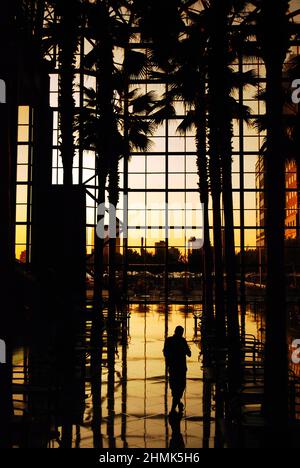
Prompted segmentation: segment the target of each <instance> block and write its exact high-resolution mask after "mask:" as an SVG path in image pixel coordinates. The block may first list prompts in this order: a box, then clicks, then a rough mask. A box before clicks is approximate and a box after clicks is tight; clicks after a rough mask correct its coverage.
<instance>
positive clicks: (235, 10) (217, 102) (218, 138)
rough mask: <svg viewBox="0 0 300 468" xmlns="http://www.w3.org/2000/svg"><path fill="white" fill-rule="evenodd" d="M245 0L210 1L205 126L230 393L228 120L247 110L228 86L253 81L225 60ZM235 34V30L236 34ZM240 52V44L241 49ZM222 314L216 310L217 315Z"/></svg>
mask: <svg viewBox="0 0 300 468" xmlns="http://www.w3.org/2000/svg"><path fill="white" fill-rule="evenodd" d="M247 3H248V2H246V1H243V0H229V1H225V2H222V3H221V4H220V2H217V1H216V0H211V1H210V7H209V14H210V44H209V67H208V68H209V72H208V86H209V105H210V111H209V115H210V118H209V129H210V163H211V183H212V184H213V187H212V194H213V195H212V196H213V204H214V224H215V223H216V226H217V228H216V234H217V236H216V238H215V242H216V246H215V248H216V263H217V269H218V270H219V271H220V276H219V275H218V277H219V279H218V280H217V281H219V282H220V284H219V288H218V289H219V290H220V297H217V299H216V307H217V305H218V306H219V307H220V309H221V311H222V313H223V306H222V303H223V298H222V284H221V272H222V260H221V259H222V256H221V252H222V240H221V238H220V229H221V222H220V221H221V219H220V195H221V193H222V199H223V208H224V220H225V230H224V233H225V239H224V265H225V272H226V312H227V313H226V315H227V333H228V344H229V382H230V383H231V387H232V390H233V392H234V391H235V390H236V389H237V388H238V386H239V384H240V379H241V368H240V359H241V356H240V327H239V314H238V296H237V283H236V265H235V236H234V218H233V196H232V138H233V119H234V118H238V119H246V120H247V119H248V118H249V112H248V110H247V109H246V108H240V106H239V105H238V104H236V102H235V100H234V99H233V98H232V91H233V90H234V89H240V88H241V87H242V88H243V87H245V86H246V85H248V84H255V78H254V76H253V74H252V72H249V73H245V74H242V73H235V74H233V73H232V70H231V68H230V65H231V64H232V63H233V62H234V60H235V59H236V58H237V50H236V48H235V47H234V46H235V45H236V33H235V32H234V29H232V24H233V23H234V21H235V20H236V19H237V18H238V17H239V16H240V15H241V14H242V13H244V12H245V6H246V5H247ZM238 34H239V33H238ZM241 50H242V51H243V45H242V49H241ZM217 296H218V295H217ZM222 313H221V314H220V315H221V316H222Z"/></svg>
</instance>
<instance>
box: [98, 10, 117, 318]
mask: <svg viewBox="0 0 300 468" xmlns="http://www.w3.org/2000/svg"><path fill="white" fill-rule="evenodd" d="M99 7H100V11H101V15H102V21H103V30H101V31H100V33H99V47H98V59H97V69H98V79H99V81H98V92H97V94H98V111H99V115H100V118H101V134H102V138H101V140H100V146H101V150H100V154H101V157H102V158H103V160H104V162H105V165H106V166H107V167H108V173H109V198H110V199H109V203H110V204H112V205H113V202H114V200H113V198H114V197H113V196H112V197H111V194H112V193H113V191H114V190H116V191H117V193H118V187H113V183H114V182H113V177H111V174H113V172H114V167H112V166H114V164H115V159H116V158H115V151H114V148H115V141H114V135H115V116H114V85H113V75H114V52H113V51H114V43H113V37H112V35H111V31H110V26H109V25H110V14H109V9H108V7H107V6H106V5H102V4H101V2H99ZM101 184H102V182H101ZM99 190H101V187H99ZM116 205H117V204H116ZM116 205H114V206H116ZM111 214H112V210H111V209H110V218H111ZM109 222H110V224H111V226H113V222H115V220H113V219H110V220H109ZM115 250H116V240H115V239H112V238H111V236H110V239H109V311H108V321H109V324H112V323H114V320H115V310H114V309H115V308H114V307H113V306H112V305H111V304H113V303H114V301H115V297H114V292H115V271H116V266H115Z"/></svg>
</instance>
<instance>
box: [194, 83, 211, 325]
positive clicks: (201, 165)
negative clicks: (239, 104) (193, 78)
mask: <svg viewBox="0 0 300 468" xmlns="http://www.w3.org/2000/svg"><path fill="white" fill-rule="evenodd" d="M200 86H201V89H200V93H199V94H200V96H199V106H198V108H197V109H196V114H197V122H198V123H199V124H198V126H197V135H196V147H197V167H198V177H199V190H200V200H201V203H202V209H203V236H204V239H203V241H204V244H203V251H204V275H203V277H204V281H203V297H204V301H203V302H204V318H205V324H206V325H207V330H210V331H211V330H212V327H213V322H214V310H213V280H212V250H211V243H210V230H209V186H208V158H207V154H206V107H205V104H204V103H205V78H204V77H203V81H202V83H201V85H200Z"/></svg>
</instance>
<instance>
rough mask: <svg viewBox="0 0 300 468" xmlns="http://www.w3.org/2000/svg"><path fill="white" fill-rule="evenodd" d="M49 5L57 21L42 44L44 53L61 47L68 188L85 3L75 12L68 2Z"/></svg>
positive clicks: (55, 0) (79, 0)
mask: <svg viewBox="0 0 300 468" xmlns="http://www.w3.org/2000/svg"><path fill="white" fill-rule="evenodd" d="M50 4H51V5H52V7H53V8H54V11H55V21H54V22H50V23H48V25H47V28H46V31H47V33H46V34H45V36H44V40H43V43H44V49H45V50H48V49H49V48H51V47H58V62H59V110H60V131H61V147H60V149H61V158H62V163H63V169H64V185H65V186H68V187H69V186H71V185H72V183H73V159H74V154H75V149H74V117H75V100H74V87H75V71H76V67H75V65H76V53H77V51H78V46H79V27H80V24H81V18H82V15H83V2H82V0H75V1H73V2H72V8H70V2H68V1H67V0H51V1H50ZM57 19H58V21H57Z"/></svg>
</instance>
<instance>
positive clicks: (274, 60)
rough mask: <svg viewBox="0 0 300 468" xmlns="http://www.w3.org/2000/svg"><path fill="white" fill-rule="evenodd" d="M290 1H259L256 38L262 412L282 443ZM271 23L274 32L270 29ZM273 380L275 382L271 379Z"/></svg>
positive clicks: (285, 378)
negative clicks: (260, 90) (262, 145)
mask: <svg viewBox="0 0 300 468" xmlns="http://www.w3.org/2000/svg"><path fill="white" fill-rule="evenodd" d="M287 11H288V1H286V0H277V1H276V2H275V3H274V4H272V9H270V4H269V2H268V1H263V2H262V11H261V15H260V19H259V21H260V23H259V25H260V29H259V40H260V43H261V47H262V52H263V59H264V62H265V66H266V112H267V116H268V121H267V146H266V147H267V149H266V154H265V169H266V176H265V182H266V208H267V209H266V244H267V245H266V249H267V291H266V352H265V404H264V408H265V415H266V418H267V421H268V425H269V429H270V431H271V432H272V433H273V432H274V433H275V435H276V436H277V437H275V438H273V437H272V441H270V444H272V445H274V446H276V445H275V444H278V441H279V440H281V444H284V440H282V439H281V435H284V434H285V431H286V430H287V422H288V407H289V406H288V353H287V311H286V285H285V254H284V239H285V159H286V158H285V152H284V145H283V141H284V138H283V134H284V132H283V102H284V98H283V90H282V78H283V64H284V60H285V57H286V54H287V50H288V26H287V21H288V20H287V19H286V13H287ZM267 25H268V27H269V26H270V25H271V26H272V28H273V31H274V34H272V33H271V31H270V30H269V29H268V27H267ZM274 382H275V385H274Z"/></svg>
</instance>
